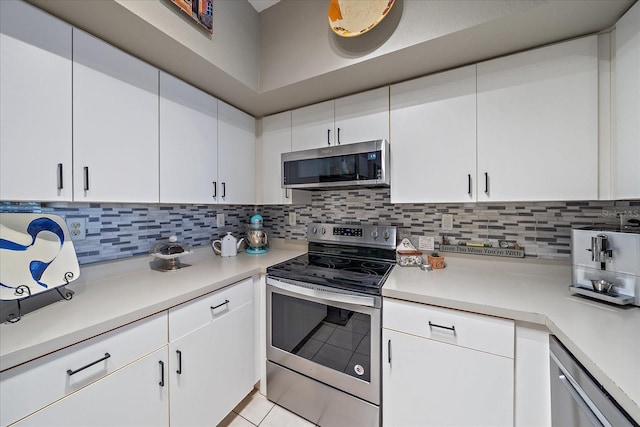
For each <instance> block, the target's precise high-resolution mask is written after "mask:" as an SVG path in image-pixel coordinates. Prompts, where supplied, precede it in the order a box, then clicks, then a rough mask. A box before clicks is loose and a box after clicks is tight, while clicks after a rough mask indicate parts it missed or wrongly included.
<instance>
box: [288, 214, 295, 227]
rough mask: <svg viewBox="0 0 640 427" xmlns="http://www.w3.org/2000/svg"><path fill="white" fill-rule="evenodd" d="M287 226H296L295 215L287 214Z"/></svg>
mask: <svg viewBox="0 0 640 427" xmlns="http://www.w3.org/2000/svg"><path fill="white" fill-rule="evenodd" d="M289 225H296V213H295V212H289Z"/></svg>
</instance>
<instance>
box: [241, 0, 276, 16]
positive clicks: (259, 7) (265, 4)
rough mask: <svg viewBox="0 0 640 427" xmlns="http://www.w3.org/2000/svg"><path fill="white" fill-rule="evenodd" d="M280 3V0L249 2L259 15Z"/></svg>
mask: <svg viewBox="0 0 640 427" xmlns="http://www.w3.org/2000/svg"><path fill="white" fill-rule="evenodd" d="M279 1H280V0H249V3H250V4H251V6H253V8H254V9H255V10H256V11H257V12H258V13H260V12H262V11H263V10H265V9H268V8H270V7H271V6H273V5H274V4H276V3H278V2H279Z"/></svg>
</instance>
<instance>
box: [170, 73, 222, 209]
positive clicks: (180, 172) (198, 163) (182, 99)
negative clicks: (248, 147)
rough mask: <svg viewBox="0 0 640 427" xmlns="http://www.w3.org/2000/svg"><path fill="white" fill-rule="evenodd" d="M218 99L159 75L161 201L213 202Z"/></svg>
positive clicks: (216, 177)
mask: <svg viewBox="0 0 640 427" xmlns="http://www.w3.org/2000/svg"><path fill="white" fill-rule="evenodd" d="M217 155H218V100H217V99H216V98H214V97H212V96H211V95H208V94H206V93H204V92H202V91H200V90H198V89H196V88H194V87H193V86H190V85H188V84H187V83H185V82H183V81H182V80H180V79H177V78H175V77H173V76H171V75H169V74H166V73H164V72H161V73H160V202H161V203H200V204H202V203H205V204H206V203H214V202H215V193H216V188H215V187H214V186H215V185H217V183H216V181H217V180H218V163H217Z"/></svg>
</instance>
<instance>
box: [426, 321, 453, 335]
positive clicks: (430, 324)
mask: <svg viewBox="0 0 640 427" xmlns="http://www.w3.org/2000/svg"><path fill="white" fill-rule="evenodd" d="M429 328H430V329H431V328H440V329H446V330H447V331H451V332H453V335H455V334H456V327H455V326H442V325H438V324H436V323H431V320H429Z"/></svg>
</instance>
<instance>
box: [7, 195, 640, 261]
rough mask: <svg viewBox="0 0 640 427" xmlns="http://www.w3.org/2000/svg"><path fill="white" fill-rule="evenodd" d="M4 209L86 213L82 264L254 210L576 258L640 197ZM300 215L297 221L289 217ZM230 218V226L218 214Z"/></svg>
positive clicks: (353, 198) (321, 198)
mask: <svg viewBox="0 0 640 427" xmlns="http://www.w3.org/2000/svg"><path fill="white" fill-rule="evenodd" d="M0 211H4V212H11V211H20V212H43V213H50V214H56V215H60V216H62V217H64V218H86V224H87V230H86V239H84V240H76V241H74V245H75V248H76V252H77V255H78V260H79V262H80V264H88V263H93V262H97V261H105V260H110V259H119V258H126V257H129V256H133V255H142V254H147V253H148V252H149V249H150V248H151V246H153V245H154V244H155V243H156V242H158V241H161V240H165V239H167V238H168V237H169V236H171V235H176V236H178V239H179V240H181V241H185V242H187V243H189V244H190V245H191V246H193V247H197V246H203V245H209V244H210V242H211V241H212V240H214V239H219V238H220V237H222V236H223V235H224V234H225V233H226V232H228V231H231V232H233V233H234V235H235V236H236V237H240V236H241V235H242V234H243V233H244V226H245V224H246V223H247V222H248V221H249V218H250V217H251V215H253V214H254V213H256V212H258V213H260V214H261V215H262V216H263V217H264V219H265V228H266V229H267V231H268V232H269V236H270V237H272V238H284V239H297V240H305V239H306V226H307V224H309V223H311V222H335V223H350V224H360V223H370V224H381V225H395V226H397V227H398V237H399V239H402V238H404V237H408V238H410V239H411V241H412V242H414V244H416V245H417V242H418V236H422V235H429V236H434V237H435V238H436V241H440V240H441V238H442V236H446V237H447V238H448V239H450V240H451V241H452V242H454V241H458V240H482V241H491V242H494V243H495V242H497V240H500V239H507V240H516V241H517V242H518V243H519V244H520V245H521V246H523V247H524V249H525V254H526V256H530V257H541V258H551V259H561V260H568V259H569V256H570V253H571V248H570V243H571V228H572V227H582V226H588V225H594V224H603V223H605V224H619V223H620V215H621V214H622V215H624V216H627V217H636V218H640V201H638V200H634V201H584V202H527V203H467V204H402V205H394V204H391V202H390V198H389V189H386V188H381V189H360V190H343V191H321V192H314V193H313V194H312V200H311V204H310V205H304V206H303V205H297V206H258V207H254V206H211V205H202V206H201V205H142V204H140V205H138V204H74V203H69V204H65V205H59V204H55V205H54V204H46V203H10V202H3V203H1V204H0ZM289 212H295V213H296V216H297V224H296V225H294V226H289V225H287V223H286V222H285V218H288V216H289ZM219 213H224V215H225V224H226V225H225V227H221V228H218V227H216V216H217V214H219ZM443 213H447V214H452V215H453V219H454V229H453V231H450V232H443V231H442V230H441V219H442V214H443Z"/></svg>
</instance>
